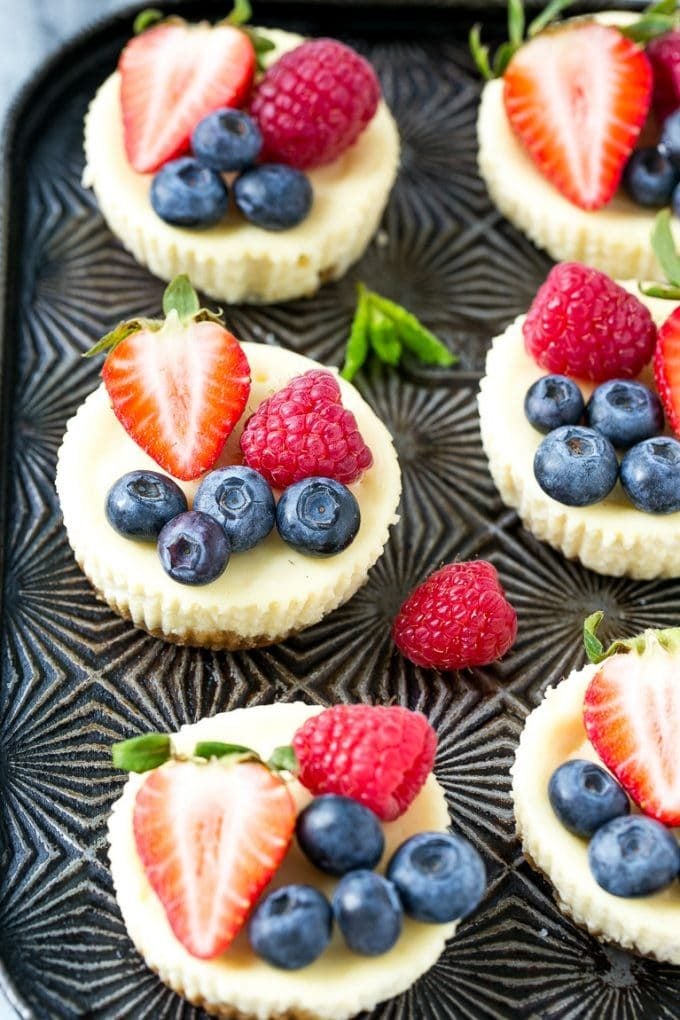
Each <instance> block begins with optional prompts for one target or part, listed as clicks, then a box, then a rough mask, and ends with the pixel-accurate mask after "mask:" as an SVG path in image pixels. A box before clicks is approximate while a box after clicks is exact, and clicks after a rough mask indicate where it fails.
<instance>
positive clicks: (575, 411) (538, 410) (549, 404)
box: [524, 375, 583, 432]
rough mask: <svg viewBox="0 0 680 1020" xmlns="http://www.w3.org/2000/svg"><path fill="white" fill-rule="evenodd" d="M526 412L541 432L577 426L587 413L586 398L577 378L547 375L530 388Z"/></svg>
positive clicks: (532, 423)
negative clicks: (564, 426)
mask: <svg viewBox="0 0 680 1020" xmlns="http://www.w3.org/2000/svg"><path fill="white" fill-rule="evenodd" d="M524 413H525V415H526V417H527V420H528V421H529V422H530V424H531V425H533V426H534V428H535V429H538V431H539V432H551V431H552V430H553V429H556V428H559V426H560V425H577V424H578V423H579V421H580V420H581V416H582V415H583V397H582V396H581V391H580V389H579V388H578V386H577V385H576V383H575V382H574V380H573V379H568V378H567V376H566V375H544V376H543V377H542V378H541V379H537V380H536V382H535V383H534V384H533V386H530V387H529V389H528V390H527V395H526V397H525V398H524Z"/></svg>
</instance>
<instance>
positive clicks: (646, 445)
mask: <svg viewBox="0 0 680 1020" xmlns="http://www.w3.org/2000/svg"><path fill="white" fill-rule="evenodd" d="M621 484H622V486H623V488H624V491H625V493H626V495H627V496H628V499H629V500H630V501H631V503H632V504H633V506H635V507H637V509H638V510H644V511H645V512H646V513H649V514H673V513H675V512H676V511H677V510H680V443H679V442H678V440H677V439H671V438H670V436H658V437H657V438H656V439H645V440H644V442H642V443H638V444H637V446H633V447H632V448H631V449H630V450H628V452H627V453H626V454H625V455H624V458H623V460H622V461H621Z"/></svg>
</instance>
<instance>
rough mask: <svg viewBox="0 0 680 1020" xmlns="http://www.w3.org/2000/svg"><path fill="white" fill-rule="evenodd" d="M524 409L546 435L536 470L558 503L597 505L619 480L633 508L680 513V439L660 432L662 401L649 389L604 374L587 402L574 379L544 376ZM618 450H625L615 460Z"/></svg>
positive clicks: (547, 490) (534, 387) (661, 425)
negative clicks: (603, 378) (619, 458)
mask: <svg viewBox="0 0 680 1020" xmlns="http://www.w3.org/2000/svg"><path fill="white" fill-rule="evenodd" d="M524 413H525V415H526V417H527V419H528V421H529V422H530V423H531V424H532V425H533V426H534V428H536V429H538V430H539V431H540V432H543V433H547V435H546V437H545V439H544V440H543V441H542V442H541V444H540V446H539V447H538V449H537V451H536V455H535V457H534V475H535V477H536V481H537V482H538V484H539V485H540V486H541V488H542V489H543V491H544V492H546V493H547V494H548V495H549V496H550V497H551V498H552V499H555V500H557V502H558V503H564V504H566V505H567V506H590V505H591V504H593V503H599V502H600V500H603V499H604V498H605V497H606V496H608V495H609V493H610V492H611V490H612V489H613V488H614V486H615V485H616V482H617V479H618V480H619V481H620V482H621V485H622V487H623V490H624V492H625V493H626V495H627V497H628V499H629V500H630V501H631V503H632V504H633V506H634V507H636V508H637V509H638V510H642V511H644V512H645V513H653V514H670V513H675V512H676V511H678V510H680V442H678V440H677V439H673V438H671V437H670V436H664V435H661V433H662V431H663V427H664V415H663V410H662V407H661V402H660V400H659V398H658V397H657V395H656V394H655V393H653V392H652V390H650V389H649V388H648V387H647V386H643V384H642V383H640V382H636V381H633V380H630V379H610V380H609V381H608V382H605V383H602V384H601V385H600V386H598V387H597V388H596V389H595V390H594V391H593V394H592V396H591V398H590V400H589V401H588V403H587V404H585V403H584V400H583V396H582V394H581V391H580V390H579V388H578V386H577V385H576V383H575V382H574V381H573V379H569V378H568V377H567V376H563V375H546V376H543V377H542V378H540V379H538V380H537V381H536V382H535V383H534V384H533V386H531V387H530V388H529V390H528V391H527V394H526V397H525V399H524ZM583 420H585V421H586V423H587V425H585V426H584V425H582V424H581V422H582V421H583ZM617 449H618V450H621V451H625V452H624V454H623V457H622V458H621V463H620V464H619V460H618V457H617V455H616V450H617Z"/></svg>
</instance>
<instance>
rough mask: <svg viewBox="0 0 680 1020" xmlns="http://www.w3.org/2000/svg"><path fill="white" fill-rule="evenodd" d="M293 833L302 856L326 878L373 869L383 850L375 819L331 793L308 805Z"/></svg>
mask: <svg viewBox="0 0 680 1020" xmlns="http://www.w3.org/2000/svg"><path fill="white" fill-rule="evenodd" d="M295 832H296V835H297V839H298V843H299V844H300V847H301V849H302V851H303V852H304V854H305V855H306V856H307V857H308V858H309V860H310V861H311V862H312V864H314V865H315V866H316V867H317V868H319V870H320V871H325V872H326V873H327V874H329V875H346V874H347V872H348V871H356V870H357V869H359V868H368V869H370V868H374V867H375V866H376V864H377V863H378V861H379V860H380V858H381V857H382V855H383V850H384V849H385V837H384V835H383V831H382V826H381V824H380V822H379V820H378V818H377V816H376V815H374V814H373V812H372V811H370V810H369V809H368V808H367V807H364V805H363V804H359V802H358V801H356V800H352V798H351V797H340V796H337V795H336V794H334V793H331V794H327V795H326V796H323V797H316V798H315V799H314V800H313V801H312V802H311V804H308V805H307V807H306V808H305V809H304V811H301V812H300V814H299V815H298V819H297V823H296V826H295Z"/></svg>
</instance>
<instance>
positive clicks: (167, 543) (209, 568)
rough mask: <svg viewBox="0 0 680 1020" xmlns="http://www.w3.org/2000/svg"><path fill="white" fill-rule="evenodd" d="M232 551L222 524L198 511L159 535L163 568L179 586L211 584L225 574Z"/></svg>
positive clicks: (176, 520) (182, 516) (180, 518)
mask: <svg viewBox="0 0 680 1020" xmlns="http://www.w3.org/2000/svg"><path fill="white" fill-rule="evenodd" d="M229 552H230V549H229V539H228V538H227V536H226V535H225V534H224V531H223V530H222V528H221V527H220V525H219V524H218V523H217V521H216V520H215V519H214V517H208V515H207V514H202V513H200V512H199V511H198V510H188V511H187V512H186V513H185V514H179V516H178V517H173V519H172V520H171V521H169V522H168V524H166V525H165V527H164V528H163V530H162V531H161V533H160V535H159V536H158V555H159V556H160V560H161V563H162V565H163V569H164V570H165V572H166V574H168V575H169V576H170V577H171V578H172V579H173V581H179V583H180V584H210V582H211V581H214V580H216V579H217V578H218V577H219V576H220V574H223V573H224V571H225V569H226V566H227V563H228V562H229Z"/></svg>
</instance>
